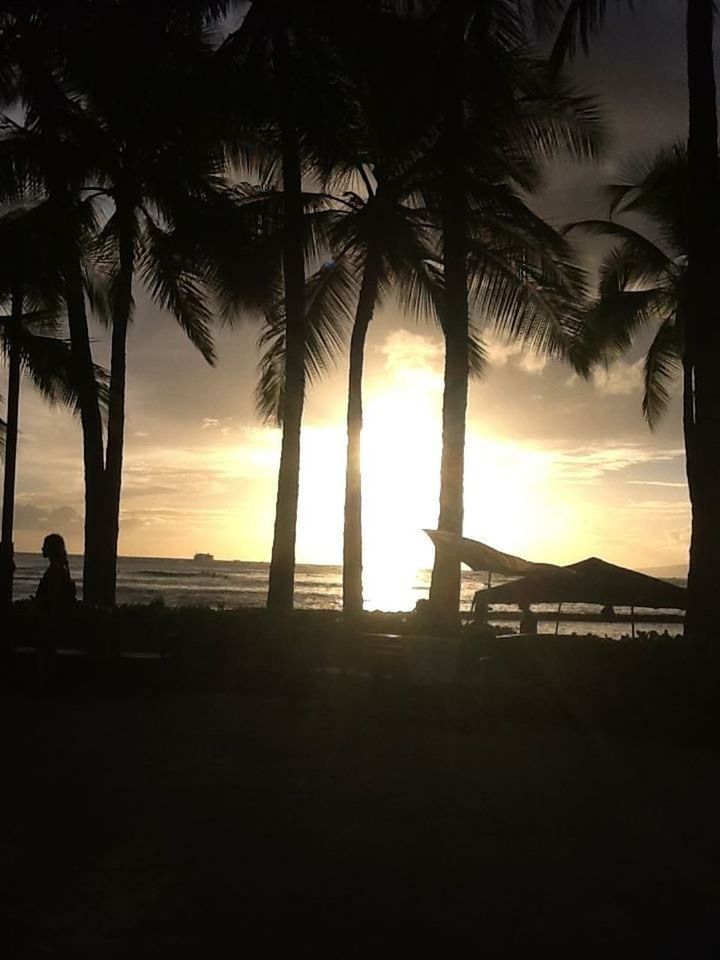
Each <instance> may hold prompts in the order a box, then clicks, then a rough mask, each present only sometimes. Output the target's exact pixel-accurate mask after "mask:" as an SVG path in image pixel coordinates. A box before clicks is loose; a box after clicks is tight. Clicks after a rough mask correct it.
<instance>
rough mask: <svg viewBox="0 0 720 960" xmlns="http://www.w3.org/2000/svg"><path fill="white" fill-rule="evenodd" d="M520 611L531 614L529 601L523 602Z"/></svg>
mask: <svg viewBox="0 0 720 960" xmlns="http://www.w3.org/2000/svg"><path fill="white" fill-rule="evenodd" d="M520 609H521V610H522V612H523V613H529V611H530V603H529V601H528V600H522V601H521V602H520Z"/></svg>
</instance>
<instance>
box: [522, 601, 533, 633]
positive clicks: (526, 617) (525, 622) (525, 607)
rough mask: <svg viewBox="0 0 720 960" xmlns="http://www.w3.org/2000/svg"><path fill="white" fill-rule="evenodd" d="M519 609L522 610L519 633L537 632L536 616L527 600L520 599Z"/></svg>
mask: <svg viewBox="0 0 720 960" xmlns="http://www.w3.org/2000/svg"><path fill="white" fill-rule="evenodd" d="M520 610H521V611H522V616H521V617H520V633H537V617H536V616H535V612H534V610H533V608H532V607H531V606H530V604H529V603H528V601H527V600H523V601H522V603H521V604H520Z"/></svg>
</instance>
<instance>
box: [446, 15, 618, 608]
mask: <svg viewBox="0 0 720 960" xmlns="http://www.w3.org/2000/svg"><path fill="white" fill-rule="evenodd" d="M430 23H431V26H432V28H433V29H434V30H435V31H436V32H437V34H438V35H439V36H440V38H441V39H440V44H439V49H440V52H439V54H438V57H439V59H438V73H439V75H440V76H441V78H442V81H441V88H440V90H439V94H438V105H439V114H440V117H441V132H440V139H439V143H438V151H437V153H438V157H437V167H438V175H437V181H436V183H437V187H436V193H437V208H438V210H439V216H440V223H441V230H442V257H443V267H444V278H445V295H444V299H443V309H442V312H441V323H442V327H443V333H444V336H445V347H446V351H445V391H444V396H443V444H442V462H441V483H440V510H439V520H438V526H439V528H441V529H443V530H447V531H449V532H451V533H454V534H457V535H460V534H462V521H463V485H464V448H465V419H466V408H467V392H468V371H469V364H468V327H469V320H470V307H469V300H468V294H469V288H470V277H469V265H470V261H471V260H472V259H473V257H474V256H475V255H476V254H477V252H478V240H477V238H474V237H473V234H472V226H471V221H472V219H473V217H475V218H477V215H478V213H482V210H483V207H482V204H483V202H485V198H486V197H487V196H489V195H491V194H492V188H493V187H494V186H496V185H497V186H499V187H501V188H502V187H505V188H507V187H509V186H510V185H511V184H513V183H514V184H516V185H521V186H522V188H525V189H527V188H528V187H530V188H534V187H537V185H538V182H539V180H540V169H539V158H540V157H543V156H547V155H551V154H553V153H556V152H558V151H559V150H565V151H568V152H570V153H572V154H574V155H576V156H581V157H587V156H592V155H593V154H594V153H595V152H596V150H597V147H598V143H599V134H600V132H601V131H600V125H599V122H598V117H597V114H596V112H595V110H594V108H593V106H592V104H591V103H589V102H588V101H586V100H584V99H583V98H581V97H578V96H577V95H576V94H575V93H574V92H573V91H572V90H571V89H570V88H568V86H567V84H565V83H564V81H563V80H562V79H561V78H560V77H559V76H558V77H556V78H555V79H554V80H553V79H552V78H551V77H550V76H548V74H547V71H546V69H545V65H544V64H543V63H542V62H541V61H538V60H536V59H533V58H532V57H531V56H530V55H529V53H528V50H527V44H526V38H525V32H524V27H523V21H522V18H521V16H520V12H519V10H518V7H517V5H516V4H514V3H512V2H503V0H496V2H493V3H490V4H487V3H483V4H477V3H470V2H469V3H466V4H462V3H457V4H456V3H452V2H441V3H439V4H437V6H436V8H435V11H434V14H433V16H432V17H431V20H430ZM475 181H477V182H478V183H479V184H481V185H482V188H481V190H480V192H479V193H478V190H477V188H476V187H475V186H474V182H475ZM517 202H518V198H515V203H516V205H517ZM488 252H489V251H488ZM496 259H497V258H496ZM484 260H485V261H487V260H488V255H487V253H486V254H485V256H484ZM481 262H482V261H481ZM545 262H547V261H545ZM517 266H518V268H519V274H518V276H522V274H523V269H524V268H523V266H522V264H521V263H518V264H517ZM534 319H535V321H537V319H538V317H537V315H536V316H535V318H534ZM516 320H518V321H519V320H520V317H519V316H518V317H517V318H516ZM529 336H530V338H531V339H537V338H538V337H539V338H540V341H541V342H542V341H543V335H542V334H540V333H539V328H538V326H537V324H536V323H533V332H532V334H529ZM558 337H559V338H560V340H562V339H563V337H562V336H561V333H560V330H559V328H557V327H556V328H555V330H554V333H553V334H552V335H551V336H550V339H551V340H554V341H555V343H554V347H555V348H557V347H558V346H559V340H558ZM547 345H548V346H549V342H548V343H547ZM459 597H460V564H459V562H458V561H457V559H456V557H455V556H454V554H453V553H452V551H450V550H443V549H439V550H437V551H436V555H435V564H434V567H433V574H432V581H431V588H430V599H431V603H432V605H433V608H434V611H435V613H436V614H437V615H438V616H439V617H440V618H441V619H443V620H445V621H447V622H448V623H453V624H454V623H455V622H456V619H457V611H458V609H459Z"/></svg>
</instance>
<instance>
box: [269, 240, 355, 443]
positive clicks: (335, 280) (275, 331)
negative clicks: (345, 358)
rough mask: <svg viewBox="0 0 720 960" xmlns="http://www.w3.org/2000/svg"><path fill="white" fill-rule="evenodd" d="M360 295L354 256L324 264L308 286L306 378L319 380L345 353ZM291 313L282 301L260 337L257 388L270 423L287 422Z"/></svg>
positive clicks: (270, 315) (271, 314) (310, 279)
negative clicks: (285, 394)
mask: <svg viewBox="0 0 720 960" xmlns="http://www.w3.org/2000/svg"><path fill="white" fill-rule="evenodd" d="M357 295H358V277H357V265H356V264H354V263H353V262H352V261H351V259H350V258H349V257H340V258H338V259H337V260H332V261H329V262H328V263H326V264H324V265H323V266H322V267H321V268H320V269H319V270H318V271H317V272H316V273H315V274H314V275H313V276H311V277H310V278H309V279H308V281H307V284H306V309H305V379H306V382H308V383H313V382H315V381H316V380H318V379H319V378H320V377H321V376H322V375H323V374H324V373H325V372H326V370H327V369H328V368H329V367H330V366H332V365H333V364H334V363H335V361H336V359H337V357H338V356H339V354H340V353H341V351H342V349H343V347H344V345H345V343H346V341H347V336H348V334H349V331H350V328H351V325H352V320H353V316H354V305H355V302H356V300H357ZM285 342H286V341H285V311H284V309H283V307H282V303H281V302H280V303H278V304H277V305H276V307H275V309H274V310H273V311H272V312H270V313H269V314H268V316H267V318H266V322H265V328H264V330H263V331H262V333H261V335H260V337H259V339H258V347H259V348H260V351H261V358H260V375H259V379H258V384H257V387H256V389H255V403H256V407H257V410H258V413H259V414H260V416H261V417H262V419H263V420H264V421H265V422H268V423H274V424H277V425H280V424H281V423H282V402H283V387H284V382H285Z"/></svg>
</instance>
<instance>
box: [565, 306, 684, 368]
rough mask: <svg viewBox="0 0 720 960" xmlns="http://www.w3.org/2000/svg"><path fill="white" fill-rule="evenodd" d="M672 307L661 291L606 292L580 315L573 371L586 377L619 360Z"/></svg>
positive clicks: (573, 349)
mask: <svg viewBox="0 0 720 960" xmlns="http://www.w3.org/2000/svg"><path fill="white" fill-rule="evenodd" d="M671 303H672V299H671V298H670V303H669V298H668V295H667V291H665V290H664V289H663V288H655V289H650V290H618V291H615V292H614V293H613V294H610V293H607V292H606V293H605V295H604V296H603V297H601V298H600V299H598V300H596V301H594V302H593V303H592V304H590V306H589V307H587V308H586V309H585V310H584V311H582V312H581V314H580V324H579V327H578V332H577V335H576V336H575V338H574V340H573V343H572V351H571V359H572V361H573V366H574V367H575V370H576V371H577V372H578V373H579V374H580V375H581V376H584V377H589V376H590V375H591V373H592V370H593V369H594V367H595V366H597V365H605V366H607V365H608V364H610V363H612V362H613V361H614V360H617V359H619V358H620V357H621V356H622V355H623V354H625V353H626V352H627V351H628V350H629V348H630V347H631V346H632V344H633V342H634V339H635V337H636V336H637V335H638V334H639V333H640V332H641V331H643V330H645V329H646V328H647V327H648V326H650V325H652V324H653V323H657V322H658V321H659V320H660V319H661V318H662V317H663V316H665V314H666V313H667V310H668V308H669V306H670V305H671Z"/></svg>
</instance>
